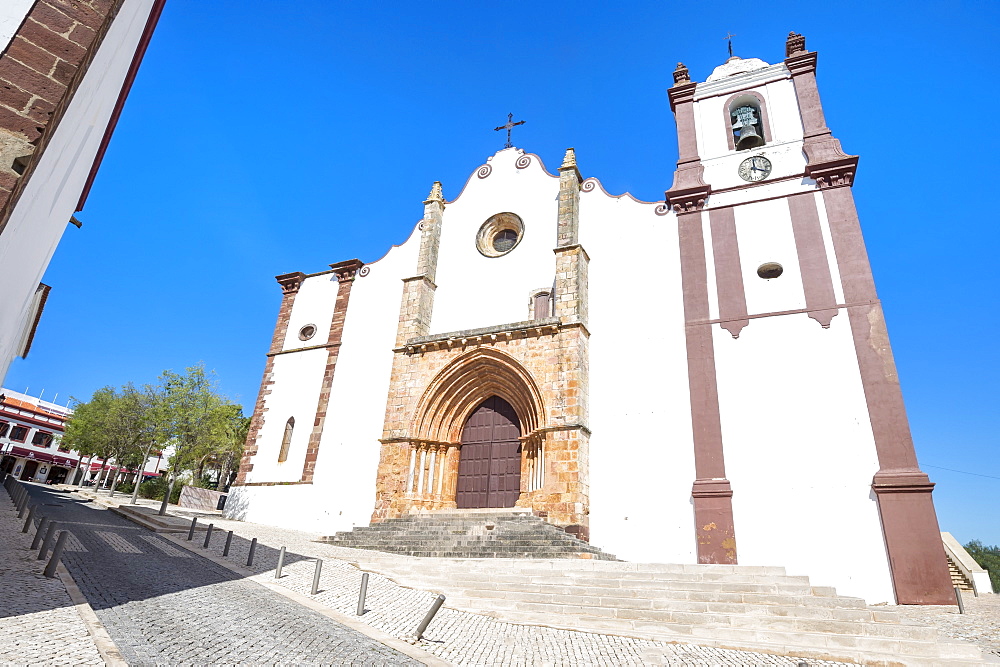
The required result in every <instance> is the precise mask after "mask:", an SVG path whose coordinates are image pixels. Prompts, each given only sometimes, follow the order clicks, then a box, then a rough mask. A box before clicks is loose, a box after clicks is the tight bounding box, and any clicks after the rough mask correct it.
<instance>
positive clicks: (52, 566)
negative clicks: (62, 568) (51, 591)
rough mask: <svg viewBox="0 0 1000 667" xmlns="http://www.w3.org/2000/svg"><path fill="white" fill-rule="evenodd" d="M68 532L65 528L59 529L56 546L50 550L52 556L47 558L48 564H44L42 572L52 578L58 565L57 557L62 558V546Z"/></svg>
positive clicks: (64, 544)
mask: <svg viewBox="0 0 1000 667" xmlns="http://www.w3.org/2000/svg"><path fill="white" fill-rule="evenodd" d="M67 535H69V533H68V532H67V531H65V530H60V531H59V539H58V540H56V547H55V549H53V550H52V558H50V559H49V564H48V565H46V566H45V571H44V572H43V573H42V574H44V575H45V576H46V577H49V578H52V577H54V576H56V568H57V567H59V559H60V558H62V552H63V548H64V547H65V546H66V536H67Z"/></svg>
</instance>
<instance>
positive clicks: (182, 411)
mask: <svg viewBox="0 0 1000 667" xmlns="http://www.w3.org/2000/svg"><path fill="white" fill-rule="evenodd" d="M160 391H161V392H162V394H163V409H162V412H161V418H160V429H161V432H162V433H163V434H164V435H165V436H167V437H168V438H169V442H170V443H171V444H172V446H173V454H172V455H171V456H170V459H169V460H168V463H167V466H168V470H169V477H170V480H169V484H168V491H167V494H166V496H165V499H164V500H165V501H166V499H167V498H169V497H170V493H172V492H173V488H174V484H175V483H176V481H177V479H178V477H179V476H180V475H181V474H182V473H183V472H185V471H190V472H192V473H194V474H195V477H196V480H200V479H201V478H202V476H203V474H204V471H205V468H206V466H208V465H211V464H213V463H221V462H222V460H224V459H225V458H226V457H227V456H228V455H229V454H230V453H232V455H233V456H236V451H235V446H234V432H237V431H238V425H239V421H238V420H239V419H242V410H241V409H240V408H239V406H236V405H233V404H232V403H230V402H229V400H228V399H227V398H225V397H224V396H222V395H221V394H219V393H218V389H217V381H216V378H215V375H214V373H210V372H206V371H205V367H204V365H203V364H199V365H197V366H193V367H191V368H187V369H186V371H185V373H184V374H180V373H174V372H173V371H169V370H167V371H164V372H163V374H162V375H161V376H160ZM234 424H236V426H234ZM240 447H242V443H240ZM239 452H240V453H241V452H242V448H241V449H240V450H239ZM164 512H166V502H164V504H163V505H161V506H160V513H161V514H163V513H164Z"/></svg>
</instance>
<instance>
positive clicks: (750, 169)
mask: <svg viewBox="0 0 1000 667" xmlns="http://www.w3.org/2000/svg"><path fill="white" fill-rule="evenodd" d="M770 173H771V161H770V160H768V159H767V158H766V157H763V156H762V155H755V156H753V157H748V158H747V159H746V160H743V162H740V169H739V174H740V178H742V179H743V180H744V181H751V182H753V181H763V180H764V179H765V178H767V176H768V174H770Z"/></svg>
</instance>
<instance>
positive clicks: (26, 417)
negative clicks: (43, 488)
mask: <svg viewBox="0 0 1000 667" xmlns="http://www.w3.org/2000/svg"><path fill="white" fill-rule="evenodd" d="M72 414H73V411H72V410H70V409H69V408H68V407H66V406H62V405H56V404H55V403H51V402H49V401H43V400H41V399H40V398H34V397H32V396H28V395H26V394H22V393H20V392H16V391H12V390H10V389H0V470H3V471H4V472H6V473H8V474H11V475H13V476H14V477H16V478H18V479H20V480H24V481H31V482H43V483H52V484H60V483H62V482H64V481H67V480H72V479H73V475H74V473H75V472H76V470H77V467H78V466H79V465H80V457H79V455H78V454H77V453H76V452H74V451H71V450H70V449H69V448H68V447H64V446H63V444H62V442H61V440H62V434H63V431H64V430H65V426H66V420H67V419H69V417H70V415H72Z"/></svg>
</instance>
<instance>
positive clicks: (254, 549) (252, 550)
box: [247, 537, 257, 567]
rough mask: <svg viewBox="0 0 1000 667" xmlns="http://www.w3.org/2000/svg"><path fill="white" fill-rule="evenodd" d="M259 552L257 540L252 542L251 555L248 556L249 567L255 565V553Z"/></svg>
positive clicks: (254, 539)
mask: <svg viewBox="0 0 1000 667" xmlns="http://www.w3.org/2000/svg"><path fill="white" fill-rule="evenodd" d="M255 551H257V538H256V537H255V538H253V539H252V540H250V555H249V556H247V567H250V566H251V565H253V552H255Z"/></svg>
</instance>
